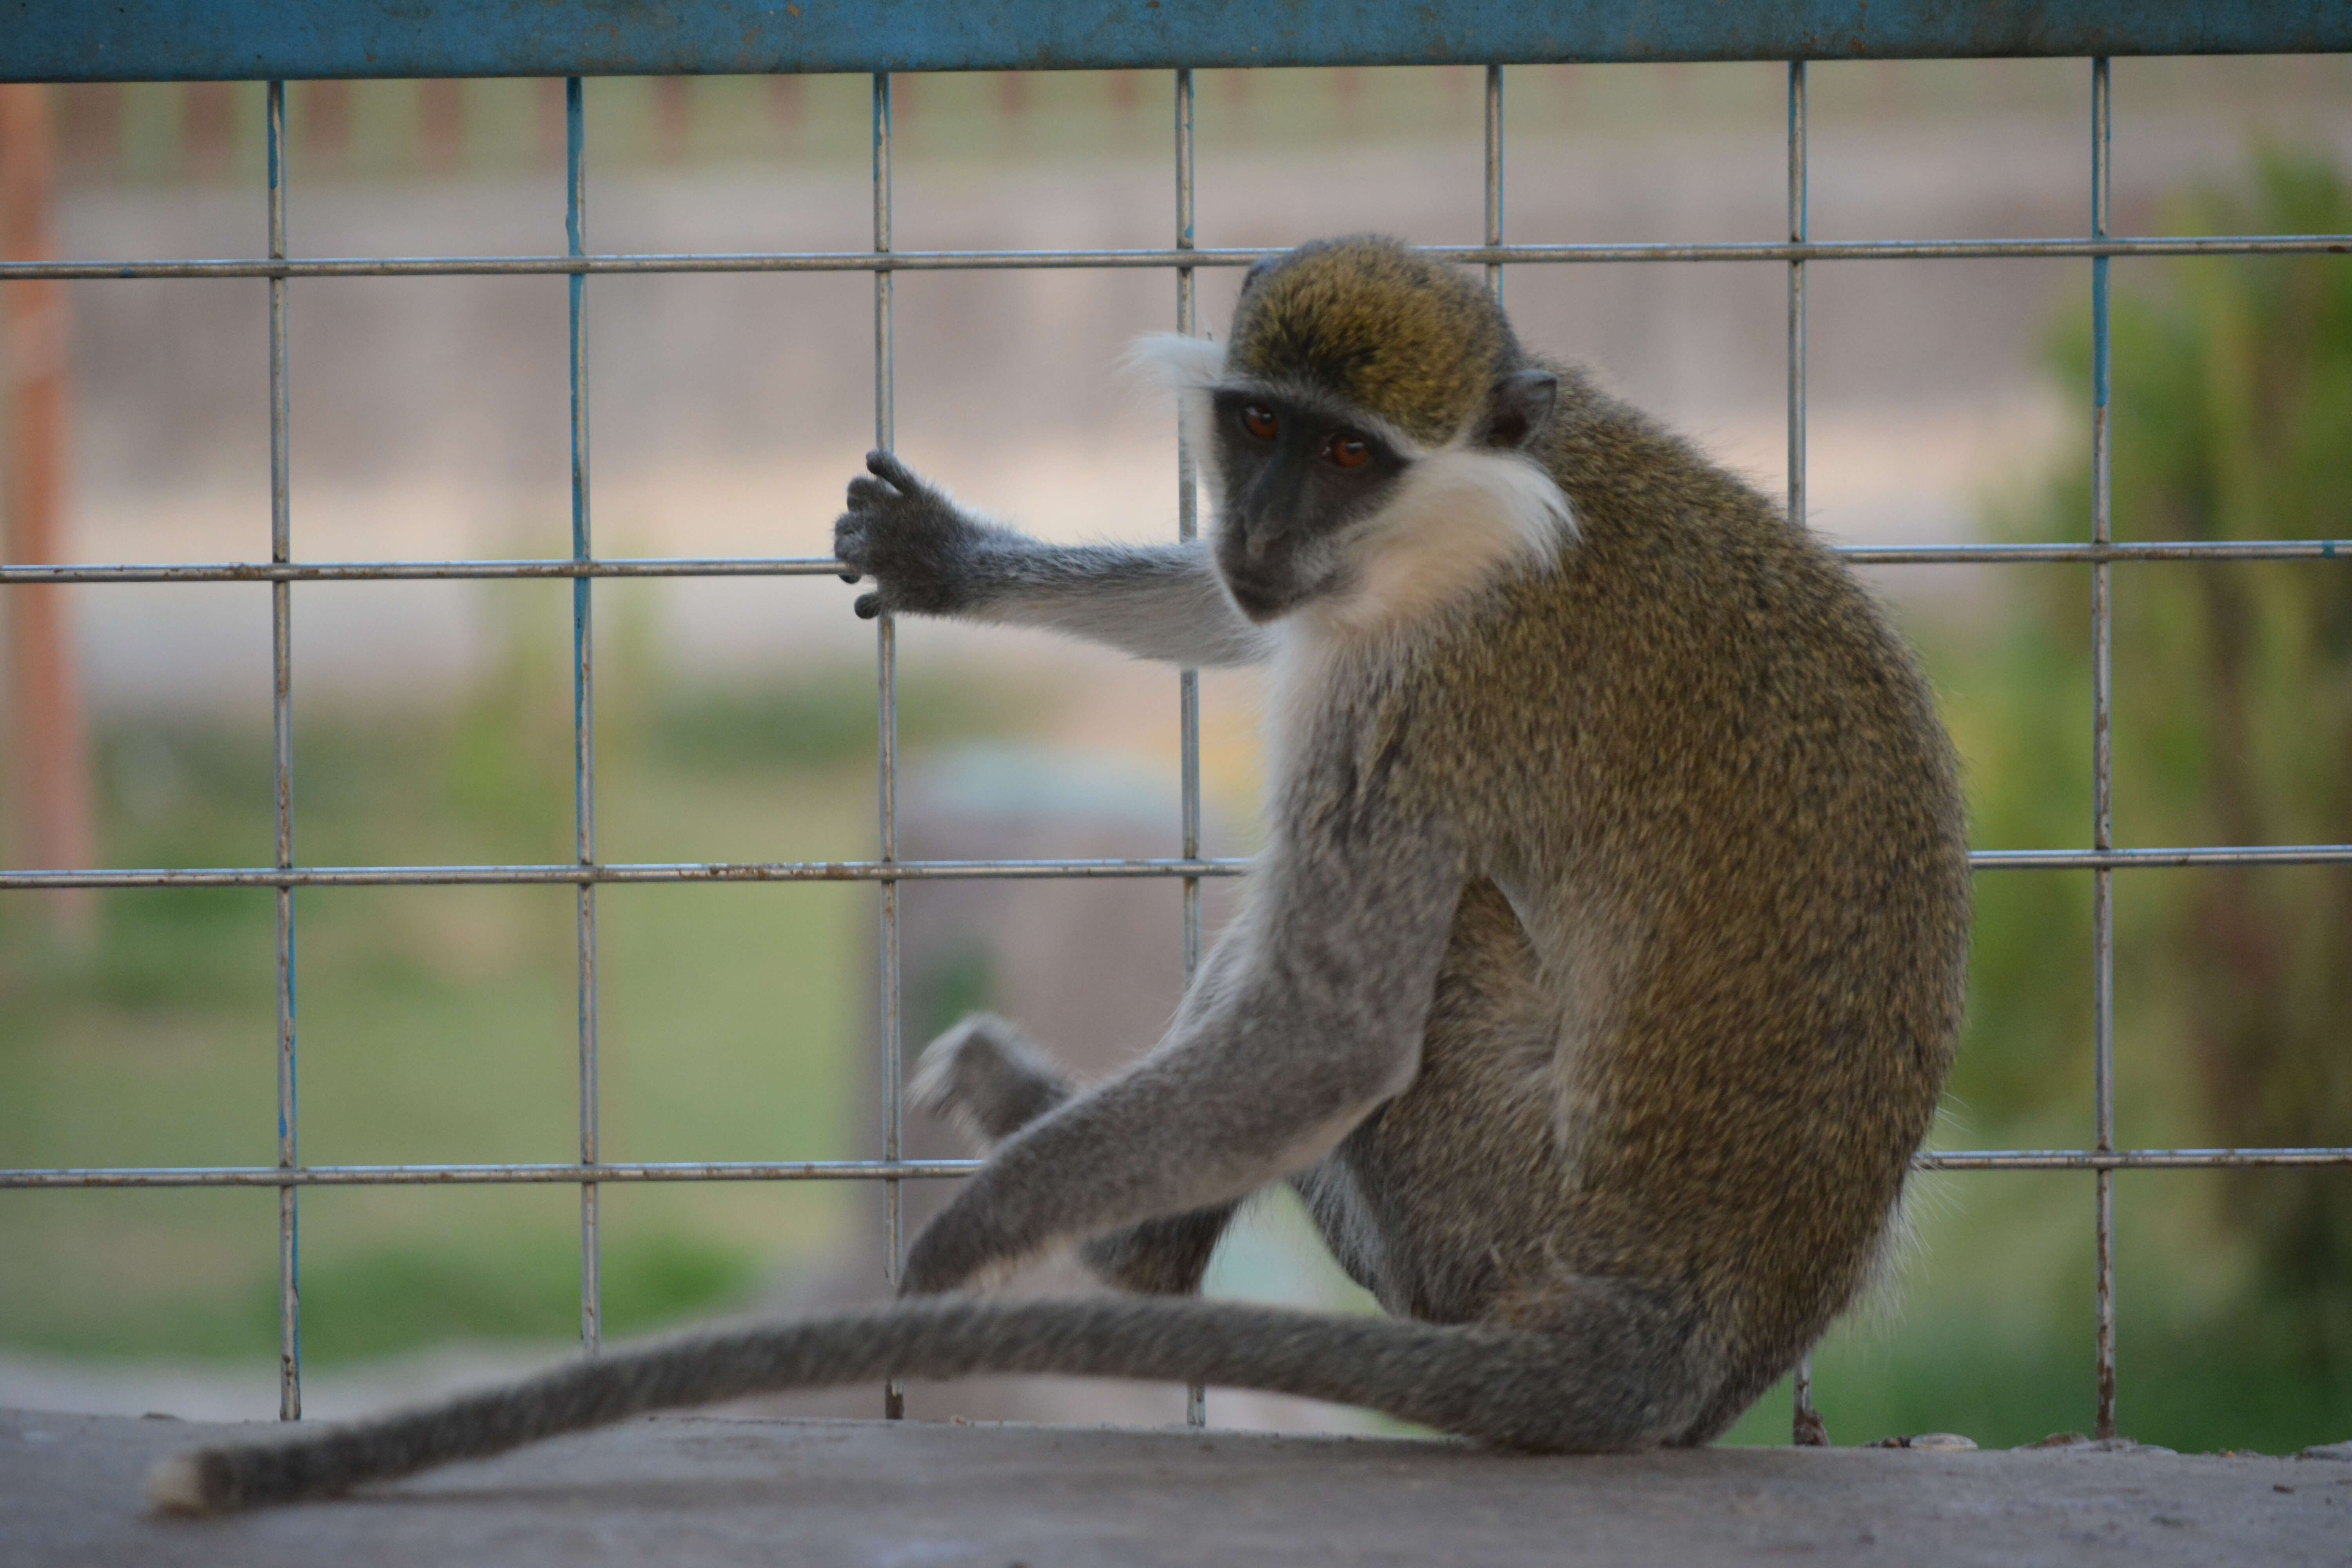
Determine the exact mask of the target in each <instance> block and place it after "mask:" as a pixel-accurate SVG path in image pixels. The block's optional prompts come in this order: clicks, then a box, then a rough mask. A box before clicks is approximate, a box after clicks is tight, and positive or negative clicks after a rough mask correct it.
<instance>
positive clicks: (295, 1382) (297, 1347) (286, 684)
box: [264, 81, 302, 1421]
mask: <svg viewBox="0 0 2352 1568" xmlns="http://www.w3.org/2000/svg"><path fill="white" fill-rule="evenodd" d="M264 113H265V118H266V120H267V130H266V132H265V133H266V135H267V137H268V143H269V151H268V167H269V254H270V255H271V256H273V257H282V256H284V255H285V254H286V84H285V83H284V82H282V81H273V82H271V83H270V84H269V88H268V100H267V108H266V110H265V111H264ZM290 410H291V396H290V394H289V382H288V377H287V363H286V279H283V278H273V279H270V280H269V559H270V560H271V561H272V562H273V563H285V562H288V561H290V560H291V559H293V554H294V513H293V486H292V482H291V470H292V459H293V448H292V444H291V443H292V436H291V425H290V421H289V415H290ZM292 595H293V587H292V584H289V583H288V582H286V581H284V580H280V581H278V582H276V583H273V584H270V589H269V663H270V699H269V731H270V737H269V738H270V752H271V764H272V765H271V772H272V773H273V774H274V775H275V783H276V785H277V795H278V869H279V870H281V871H283V870H287V869H289V868H291V867H292V866H293V864H294V605H293V598H292ZM294 1068H295V1055H294V889H292V888H290V887H285V886H280V887H279V888H278V1168H279V1169H280V1170H285V1171H290V1170H292V1169H293V1168H294V1167H295V1166H296V1165H298V1164H299V1163H301V1162H300V1159H299V1151H298V1139H297V1136H296V1134H297V1132H298V1131H299V1121H298V1119H297V1117H298V1104H297V1100H296V1096H295V1074H294ZM301 1415H302V1251H301V1229H300V1215H299V1213H298V1212H297V1205H296V1201H295V1193H294V1189H293V1188H292V1187H291V1186H281V1187H279V1188H278V1419H279V1420H280V1421H297V1420H299V1419H301Z"/></svg>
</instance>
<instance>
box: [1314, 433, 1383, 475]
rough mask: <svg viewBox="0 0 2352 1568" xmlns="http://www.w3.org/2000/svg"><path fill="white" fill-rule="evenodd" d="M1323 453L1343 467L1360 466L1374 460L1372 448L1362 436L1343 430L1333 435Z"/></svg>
mask: <svg viewBox="0 0 2352 1568" xmlns="http://www.w3.org/2000/svg"><path fill="white" fill-rule="evenodd" d="M1323 455H1324V456H1325V457H1327V458H1330V459H1331V460H1332V461H1333V462H1335V463H1337V464H1339V466H1340V467H1341V468H1362V467H1363V466H1364V465H1365V464H1366V463H1369V462H1370V461H1371V460H1372V448H1371V446H1370V443H1368V442H1366V441H1365V439H1364V438H1363V437H1361V436H1350V435H1349V434H1347V433H1346V432H1345V431H1342V432H1340V433H1339V435H1337V436H1334V437H1331V441H1330V445H1328V446H1327V447H1324V448H1323Z"/></svg>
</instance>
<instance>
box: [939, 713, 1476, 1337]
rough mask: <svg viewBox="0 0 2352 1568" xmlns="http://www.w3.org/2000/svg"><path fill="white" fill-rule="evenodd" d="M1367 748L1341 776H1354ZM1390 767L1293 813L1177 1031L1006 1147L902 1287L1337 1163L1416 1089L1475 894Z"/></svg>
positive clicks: (955, 1207)
mask: <svg viewBox="0 0 2352 1568" xmlns="http://www.w3.org/2000/svg"><path fill="white" fill-rule="evenodd" d="M1356 764H1357V759H1356V757H1355V755H1354V748H1352V747H1347V746H1340V747H1334V748H1331V757H1330V761H1329V763H1327V767H1328V771H1330V772H1331V773H1334V774H1335V775H1338V774H1345V775H1348V777H1349V780H1350V781H1352V780H1353V778H1354V774H1355V773H1356ZM1378 767H1379V764H1378V763H1371V764H1370V767H1368V768H1367V770H1366V772H1367V773H1369V774H1370V775H1371V776H1370V777H1369V778H1367V779H1366V780H1364V781H1362V782H1360V783H1358V782H1349V783H1339V782H1338V781H1337V780H1336V779H1335V780H1334V781H1327V787H1326V788H1325V789H1323V790H1322V791H1321V792H1320V793H1321V794H1322V795H1323V804H1322V805H1321V807H1320V808H1319V809H1318V811H1317V812H1315V813H1313V814H1311V815H1310V814H1303V813H1300V814H1289V813H1286V816H1288V818H1289V826H1290V827H1291V829H1292V834H1291V837H1289V838H1288V839H1286V840H1277V842H1276V845H1275V846H1274V847H1272V848H1270V849H1269V850H1268V852H1267V854H1266V855H1265V858H1264V859H1263V860H1262V862H1261V864H1260V867H1259V868H1258V869H1257V871H1256V873H1255V879H1254V880H1255V883H1256V886H1255V888H1254V889H1253V892H1254V895H1255V897H1254V898H1253V900H1252V904H1251V907H1250V909H1249V910H1248V911H1247V912H1246V913H1245V914H1244V915H1243V916H1242V917H1241V918H1240V919H1239V920H1237V921H1235V922H1234V925H1233V926H1231V927H1229V928H1228V929H1227V931H1226V933H1225V935H1224V936H1223V938H1222V939H1221V941H1220V943H1219V946H1220V950H1221V951H1220V953H1219V958H1220V959H1221V960H1227V961H1229V962H1221V963H1214V964H1212V965H1210V966H1209V967H1208V968H1207V969H1206V970H1205V971H1204V977H1205V978H1208V979H1209V980H1210V982H1211V983H1210V984H1196V985H1195V986H1194V988H1193V990H1192V993H1191V994H1188V995H1187V997H1186V998H1185V1005H1184V1007H1183V1010H1182V1011H1181V1013H1180V1014H1179V1016H1178V1017H1177V1021H1176V1024H1175V1026H1174V1027H1173V1028H1172V1029H1171V1032H1170V1035H1169V1037H1168V1038H1167V1039H1166V1040H1164V1041H1163V1042H1162V1043H1161V1044H1160V1047H1158V1048H1157V1049H1156V1050H1154V1051H1153V1052H1152V1053H1151V1054H1150V1056H1148V1057H1146V1058H1144V1059H1143V1060H1142V1061H1140V1062H1139V1063H1137V1064H1136V1065H1135V1066H1134V1067H1133V1068H1129V1070H1128V1071H1127V1072H1125V1073H1123V1074H1121V1075H1119V1076H1118V1077H1117V1078H1114V1079H1109V1080H1108V1081H1106V1082H1104V1083H1102V1084H1099V1085H1097V1086H1096V1087H1095V1088H1093V1089H1088V1090H1087V1091H1086V1092H1084V1093H1082V1094H1079V1095H1077V1096H1076V1097H1074V1098H1072V1099H1070V1100H1066V1101H1064V1102H1063V1103H1062V1104H1060V1105H1059V1106H1057V1107H1055V1109H1054V1110H1050V1111H1049V1112H1047V1113H1046V1114H1045V1115H1043V1116H1041V1117H1039V1118H1037V1119H1036V1120H1035V1121H1032V1122H1030V1123H1029V1124H1028V1125H1027V1126H1025V1127H1024V1128H1023V1129H1022V1130H1021V1131H1019V1132H1017V1133H1015V1134H1014V1135H1013V1137H1011V1138H1009V1139H1007V1140H1006V1141H1005V1142H1003V1144H1002V1145H1000V1146H999V1147H998V1149H997V1150H996V1152H995V1153H994V1154H993V1155H992V1157H991V1158H990V1160H989V1162H988V1163H987V1164H986V1165H985V1166H983V1167H982V1169H981V1171H980V1173H978V1174H977V1175H975V1176H974V1177H973V1178H972V1179H971V1182H970V1183H969V1184H966V1185H965V1187H964V1189H963V1190H962V1191H961V1193H959V1194H957V1196H956V1198H955V1200H954V1201H953V1202H952V1203H950V1205H948V1207H947V1208H946V1209H944V1210H943V1211H941V1213H940V1215H939V1216H938V1217H937V1218H936V1219H934V1220H933V1221H932V1222H931V1223H930V1225H929V1226H928V1227H926V1228H925V1230H924V1231H923V1233H922V1235H921V1236H920V1237H918V1238H917V1240H916V1242H915V1245H914V1247H913V1249H912V1251H911V1252H910V1254H909V1256H908V1262H907V1268H906V1272H905V1275H904V1277H903V1279H904V1283H903V1286H902V1289H905V1290H906V1291H908V1292H909V1293H915V1294H921V1293H927V1292H931V1291H938V1290H948V1289H955V1288H956V1287H957V1286H959V1285H961V1284H964V1283H966V1282H967V1281H970V1280H971V1279H973V1278H974V1277H975V1276H978V1275H982V1274H983V1273H986V1272H988V1271H990V1270H992V1269H995V1268H1001V1267H1003V1266H1006V1265H1009V1264H1011V1263H1013V1262H1015V1261H1017V1260H1018V1259H1020V1258H1024V1257H1026V1256H1028V1255H1030V1254H1032V1253H1034V1252H1035V1251H1037V1250H1038V1249H1040V1248H1042V1247H1045V1246H1047V1245H1049V1244H1051V1243H1053V1242H1055V1241H1056V1240H1059V1239H1062V1238H1064V1237H1073V1236H1094V1235H1099V1234H1101V1233H1103V1232H1106V1231H1110V1230H1115V1229H1118V1228H1120V1227H1123V1226H1134V1225H1138V1224H1139V1223H1141V1222H1144V1221H1148V1220H1151V1219H1154V1218H1158V1217H1160V1216H1165V1215H1178V1214H1185V1213H1191V1212H1194V1211H1199V1210H1204V1209H1212V1208H1214V1207H1217V1206H1218V1205H1224V1204H1229V1203H1231V1202H1233V1201H1234V1200H1235V1199H1238V1198H1241V1197H1244V1196H1245V1195H1246V1194H1249V1193H1251V1192H1254V1191H1255V1190H1256V1189H1257V1188H1259V1187H1261V1186H1264V1185H1265V1184H1267V1183H1269V1182H1272V1181H1275V1180H1277V1179H1279V1178H1280V1177H1282V1176H1285V1175H1287V1174H1289V1173H1292V1172H1294V1171H1297V1170H1299V1169H1301V1168H1303V1167H1304V1166H1306V1165H1308V1164H1310V1163H1313V1162H1314V1161H1316V1160H1318V1159H1319V1158H1321V1157H1322V1156H1323V1155H1324V1154H1325V1153H1326V1152H1328V1151H1329V1150H1330V1149H1331V1148H1333V1147H1334V1146H1335V1145H1336V1144H1338V1142H1339V1140H1340V1139H1341V1138H1343V1137H1345V1136H1346V1135H1347V1133H1348V1132H1349V1130H1350V1129H1352V1128H1353V1127H1354V1126H1355V1125H1356V1124H1357V1123H1358V1122H1359V1121H1361V1120H1362V1119H1363V1118H1364V1117H1365V1116H1366V1115H1368V1114H1369V1113H1370V1111H1371V1110H1373V1109H1374V1108H1375V1107H1377V1106H1378V1105H1380V1104H1381V1101H1383V1100H1387V1099H1389V1098H1391V1096H1393V1095H1395V1094H1396V1093H1398V1092H1399V1091H1400V1090H1402V1089H1403V1088H1404V1087H1405V1086H1406V1085H1407V1084H1409V1083H1410V1082H1411V1081H1412V1077H1413V1074H1414V1073H1415V1072H1416V1071H1417V1070H1418V1068H1419V1066H1420V1057H1421V1042H1422V1035H1423V1028H1424V1026H1425V1025H1426V1022H1427V1018H1428V1014H1429V1007H1430V1003H1431V997H1432V994H1433V988H1434V986H1435V984H1436V976H1437V970H1438V966H1439V963H1440V961H1441V960H1442V958H1443V956H1444V946H1445V939H1446V934H1447V931H1449V929H1450V926H1451V922H1452V919H1453V915H1454V909H1455V906H1456V903H1457V901H1458V900H1459V898H1460V895H1461V889H1462V879H1463V869H1462V859H1461V856H1460V853H1459V851H1458V849H1457V848H1456V847H1455V846H1454V839H1453V835H1452V834H1451V833H1450V832H1449V831H1448V830H1447V829H1446V828H1445V827H1444V825H1442V824H1436V823H1429V822H1417V823H1415V822H1406V821H1402V820H1398V819H1396V818H1394V817H1393V816H1391V814H1390V813H1388V812H1387V811H1386V810H1384V809H1383V807H1382V805H1381V803H1380V802H1379V801H1378V800H1376V799H1374V800H1370V801H1368V800H1367V798H1366V797H1367V796H1368V795H1370V796H1376V795H1379V794H1380V793H1381V781H1380V779H1379V778H1378V776H1377V770H1378Z"/></svg>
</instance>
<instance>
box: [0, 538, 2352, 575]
mask: <svg viewBox="0 0 2352 1568" xmlns="http://www.w3.org/2000/svg"><path fill="white" fill-rule="evenodd" d="M2347 553H2352V547H2347ZM844 570H845V568H844V567H843V566H842V564H841V563H840V562H838V561H835V560H834V559H833V558H832V557H830V556H821V555H730V556H710V557H701V558H694V557H677V556H648V557H640V558H637V559H634V560H630V559H623V560H605V561H572V560H545V561H540V560H531V561H317V562H308V561H293V562H268V561H220V562H190V563H185V564H178V563H155V564H125V565H105V566H0V583H370V582H386V581H389V582H408V581H416V580H420V579H422V580H437V579H444V578H483V577H488V578H509V577H560V578H579V577H826V576H835V575H837V574H840V573H841V572H842V571H844Z"/></svg>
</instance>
